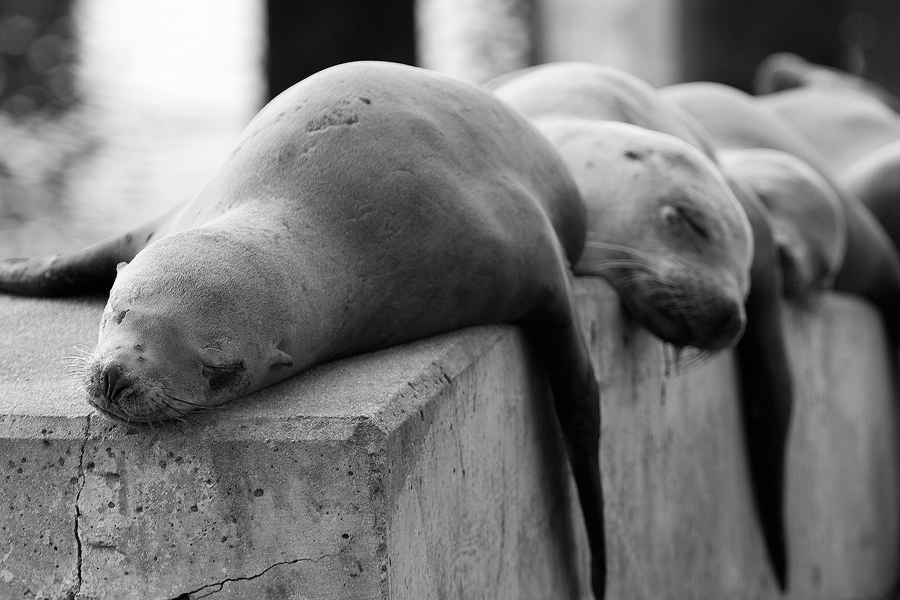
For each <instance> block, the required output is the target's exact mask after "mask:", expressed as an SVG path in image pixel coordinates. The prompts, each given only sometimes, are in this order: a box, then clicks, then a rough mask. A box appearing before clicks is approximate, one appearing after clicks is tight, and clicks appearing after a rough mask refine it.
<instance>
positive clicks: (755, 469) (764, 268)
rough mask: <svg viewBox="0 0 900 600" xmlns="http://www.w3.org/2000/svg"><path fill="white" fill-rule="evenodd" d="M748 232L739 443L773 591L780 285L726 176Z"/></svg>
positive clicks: (779, 469)
mask: <svg viewBox="0 0 900 600" xmlns="http://www.w3.org/2000/svg"><path fill="white" fill-rule="evenodd" d="M727 178H728V180H729V183H730V184H731V187H732V189H733V190H734V192H735V196H737V198H738V200H739V201H740V203H741V205H742V206H743V207H744V210H745V211H746V212H747V217H748V218H749V220H750V225H751V226H752V228H753V242H754V256H753V265H752V266H751V269H750V295H749V296H748V297H747V301H746V304H745V306H746V310H747V329H746V331H745V332H744V335H743V337H742V338H741V340H740V341H739V342H738V345H737V357H738V365H739V378H740V390H741V409H742V415H743V424H744V440H745V444H746V447H747V457H748V460H749V468H750V480H751V483H752V488H753V498H754V501H755V504H756V512H757V515H758V517H759V520H760V525H761V527H762V532H763V539H764V541H765V544H766V550H767V552H768V555H769V560H770V561H771V563H772V569H773V571H774V572H775V579H776V580H777V582H778V586H779V587H780V588H781V589H782V590H785V589H787V582H788V557H787V536H786V532H785V525H784V472H785V456H786V450H787V437H788V428H789V425H790V419H791V410H792V407H793V377H792V374H791V369H790V363H789V362H788V356H787V350H786V347H785V341H784V331H783V329H782V323H781V306H780V303H781V281H780V273H779V270H778V257H777V253H776V250H775V243H774V241H773V239H772V229H771V225H770V223H769V220H768V218H767V216H766V214H765V208H763V206H762V203H761V202H759V200H758V199H757V198H756V197H755V195H754V194H753V192H752V191H751V190H749V189H747V188H746V186H743V185H741V183H740V182H736V181H734V180H733V178H731V177H727Z"/></svg>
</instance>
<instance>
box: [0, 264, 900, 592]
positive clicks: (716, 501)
mask: <svg viewBox="0 0 900 600" xmlns="http://www.w3.org/2000/svg"><path fill="white" fill-rule="evenodd" d="M576 289H577V293H578V304H579V308H580V312H581V316H582V325H583V327H584V330H585V332H586V334H587V335H588V337H589V340H590V345H591V351H592V356H593V359H594V361H595V367H596V368H597V373H598V378H599V380H600V382H601V387H602V393H603V397H602V403H603V418H604V423H603V446H602V450H601V453H602V455H601V458H602V465H603V475H604V485H605V489H606V511H607V512H606V519H607V529H608V539H609V541H608V544H609V567H610V580H609V590H608V591H609V595H608V597H610V598H629V599H631V598H660V597H673V598H779V597H782V596H780V594H779V593H777V591H776V589H775V586H774V581H773V578H772V576H771V574H770V572H769V569H768V566H767V563H766V559H765V555H764V552H763V546H762V541H761V535H760V533H759V531H758V527H757V525H756V521H755V516H754V513H753V510H752V505H751V500H750V492H749V484H748V482H747V472H746V466H745V462H744V461H745V458H744V451H743V445H742V444H743V441H742V439H741V433H740V432H741V430H740V428H739V420H738V415H739V409H738V404H737V397H736V387H735V383H734V375H735V365H734V364H733V357H732V355H731V354H730V353H722V354H720V355H718V356H715V357H713V358H711V359H709V360H707V361H705V362H703V363H702V364H699V365H694V366H689V365H688V364H687V363H688V361H687V360H686V359H684V358H683V359H682V360H681V364H677V363H676V361H675V357H674V355H673V353H672V351H671V349H667V348H665V347H664V346H663V345H662V344H660V343H659V342H657V341H656V340H654V339H653V338H652V337H651V336H650V335H649V334H647V333H646V332H645V331H644V330H642V329H641V328H639V327H637V326H636V325H635V324H634V323H633V322H632V321H631V320H630V319H628V318H627V317H624V316H623V314H622V313H621V310H620V308H619V305H618V302H617V299H616V297H615V295H614V294H613V292H612V291H611V290H610V289H609V288H608V286H606V285H605V284H604V283H603V282H601V281H599V280H581V281H579V282H578V283H577V285H576ZM101 310H102V301H101V300H32V299H21V298H10V297H6V296H0V331H2V333H3V335H2V336H0V447H2V452H3V454H2V461H0V470H2V472H0V476H2V479H0V500H2V501H3V503H2V505H0V507H2V508H3V509H4V510H2V511H0V599H6V598H22V597H34V598H52V599H57V598H80V599H82V600H87V599H93V598H117V599H120V598H121V599H128V598H141V599H169V598H171V599H175V598H178V599H184V600H186V599H189V598H200V597H210V598H234V599H237V598H292V599H294V598H296V599H299V598H392V599H394V600H397V599H405V598H408V599H427V598H454V599H455V598H459V599H469V598H509V599H517V598H536V599H537V598H579V599H582V598H588V597H589V593H588V586H587V562H586V552H585V546H586V544H585V539H584V531H583V527H582V525H581V520H580V516H579V514H578V512H577V505H576V502H575V499H574V495H573V488H572V485H571V482H570V480H569V475H568V471H567V467H566V463H565V461H564V453H563V449H562V447H561V444H560V440H559V436H558V432H557V428H556V423H555V420H554V418H553V414H552V411H551V408H550V405H549V401H548V398H547V390H546V387H545V383H544V381H543V378H542V375H541V372H540V368H539V367H538V365H537V364H536V363H535V360H534V357H533V356H532V354H531V352H530V351H529V349H528V348H527V346H526V345H525V344H524V342H523V339H522V336H521V335H520V334H519V332H518V330H517V329H516V328H515V327H512V326H491V327H479V328H471V329H466V330H463V331H459V332H454V333H451V334H448V335H444V336H439V337H436V338H432V339H428V340H422V341H420V342H416V343H413V344H408V345H405V346H400V347H397V348H391V349H388V350H385V351H381V352H376V353H372V354H368V355H364V356H358V357H352V358H349V359H346V360H342V361H336V362H333V363H329V364H326V365H322V366H320V367H318V368H316V369H313V370H311V371H310V372H308V373H306V374H305V375H302V376H300V377H296V378H294V379H292V380H290V381H287V382H284V383H282V384H280V385H278V386H274V387H272V388H270V389H268V390H264V391H262V392H260V393H258V394H255V395H253V396H251V397H248V398H246V399H243V400H241V401H238V402H234V403H232V404H231V405H228V406H226V407H222V408H220V409H215V410H210V411H208V412H206V413H203V414H200V415H197V416H196V417H195V419H194V421H195V422H193V423H186V424H182V425H180V426H179V428H176V427H174V426H171V425H166V426H163V425H157V426H155V427H153V428H149V429H134V428H126V427H121V426H114V425H112V424H110V423H108V422H106V421H105V420H104V419H102V418H101V417H99V416H97V415H96V414H94V413H92V411H91V410H90V408H89V406H88V405H87V404H86V403H85V402H84V401H83V400H82V399H81V398H79V397H78V395H77V390H76V389H75V386H73V384H72V383H71V382H70V381H69V379H70V377H69V375H68V373H67V366H66V361H65V360H64V358H63V357H65V356H68V355H72V354H73V353H77V351H74V350H73V348H74V346H75V345H76V344H80V343H85V342H88V343H89V342H90V341H91V340H92V339H93V338H94V337H95V335H96V327H97V323H98V321H99V315H100V312H101ZM785 319H786V323H787V324H788V328H789V332H790V343H791V344H790V349H791V352H792V356H793V359H794V361H795V368H796V369H797V386H798V401H797V408H796V411H795V421H794V424H793V429H792V438H791V442H790V443H791V446H790V449H789V454H790V457H789V466H788V473H789V485H788V506H789V508H788V523H789V531H790V544H791V548H790V558H791V569H792V578H793V579H792V583H793V587H792V589H791V591H790V593H789V594H788V595H787V597H788V598H797V599H800V598H835V599H844V598H846V599H849V598H877V597H879V596H880V595H882V594H883V593H885V592H886V591H887V590H888V588H889V586H890V585H891V583H892V582H893V574H894V573H896V572H897V567H898V557H897V548H898V547H900V545H898V541H900V540H898V530H900V517H898V514H900V512H898V511H900V490H898V448H897V429H896V428H897V424H896V416H897V415H896V414H895V413H896V409H895V407H894V404H893V397H894V392H893V383H892V381H891V379H890V376H889V368H888V367H889V362H888V355H887V349H886V347H885V344H884V336H883V335H882V333H881V330H880V320H879V318H878V315H877V314H876V313H875V312H874V311H873V310H872V309H871V308H870V307H869V306H868V305H866V304H864V303H863V302H861V301H859V300H856V299H850V298H848V297H844V296H840V295H837V294H829V295H826V297H825V298H824V299H823V300H822V302H821V303H819V304H818V305H817V306H815V307H813V308H810V309H791V310H790V311H788V313H787V314H786V316H785ZM29 594H30V595H29Z"/></svg>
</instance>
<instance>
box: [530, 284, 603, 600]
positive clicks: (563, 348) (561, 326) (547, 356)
mask: <svg viewBox="0 0 900 600" xmlns="http://www.w3.org/2000/svg"><path fill="white" fill-rule="evenodd" d="M522 325H523V329H524V332H525V335H526V337H527V338H528V340H529V342H530V343H531V345H532V347H533V348H534V349H535V350H536V351H537V353H538V355H539V356H540V358H541V362H543V364H544V368H545V370H546V372H547V379H548V381H549V383H550V390H551V392H552V394H553V407H554V410H555V411H556V415H557V417H558V419H559V424H560V428H561V429H562V434H563V439H564V441H565V445H566V453H567V455H568V458H569V464H570V465H571V467H572V476H573V478H574V480H575V486H576V488H577V490H578V499H579V501H580V503H581V512H582V515H583V517H584V522H585V528H586V530H587V535H588V543H589V545H590V550H591V579H592V587H593V591H594V597H595V598H596V600H603V597H604V595H605V589H606V535H605V529H604V520H603V488H602V484H601V479H600V392H599V388H598V385H597V380H596V378H595V377H594V370H593V367H592V365H591V362H590V357H589V355H588V351H587V345H586V343H585V341H584V339H583V337H582V335H581V332H580V329H579V327H578V320H577V315H576V314H575V309H574V307H573V306H572V294H571V289H570V287H569V285H568V284H565V285H560V286H559V288H557V290H556V291H555V292H554V294H553V295H552V297H550V298H548V299H547V302H546V304H545V305H543V306H540V307H538V308H536V309H535V310H533V311H532V312H531V314H529V315H528V317H527V318H526V319H525V320H524V321H523V323H522Z"/></svg>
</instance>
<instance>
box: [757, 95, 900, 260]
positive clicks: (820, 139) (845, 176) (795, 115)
mask: <svg viewBox="0 0 900 600" xmlns="http://www.w3.org/2000/svg"><path fill="white" fill-rule="evenodd" d="M759 102H760V103H761V104H762V105H763V106H764V107H766V109H768V110H771V111H773V112H775V113H777V114H778V115H780V116H781V117H783V118H784V119H785V120H787V121H788V122H789V123H790V124H791V125H792V126H793V127H794V128H795V129H796V130H797V131H798V132H799V133H800V134H801V135H802V136H803V138H804V139H806V140H807V141H808V142H809V143H810V145H812V146H813V147H814V148H815V149H816V150H817V151H818V152H819V153H820V154H821V155H822V157H823V158H824V160H825V161H826V163H827V164H828V166H829V167H830V168H831V169H832V171H833V172H834V173H835V176H836V179H837V181H838V182H839V183H840V184H841V185H842V186H843V187H844V188H845V189H847V190H849V192H850V193H851V194H853V195H854V196H855V197H857V198H859V199H860V201H862V203H863V204H864V205H865V206H866V208H868V209H869V210H870V211H871V212H872V214H873V215H874V216H875V218H876V219H877V220H878V222H879V223H881V225H882V226H883V227H884V229H885V231H886V232H887V234H888V236H889V237H890V238H891V240H892V241H893V242H894V246H895V247H897V248H900V115H898V114H897V113H896V112H895V111H893V110H891V109H890V108H889V107H888V106H887V105H886V104H884V102H883V101H882V100H881V99H880V97H877V96H873V95H871V94H870V93H867V92H866V91H863V90H859V89H839V90H835V89H831V88H823V87H819V86H808V87H801V88H796V89H791V90H787V91H784V92H778V93H775V94H770V95H768V96H763V97H760V98H759Z"/></svg>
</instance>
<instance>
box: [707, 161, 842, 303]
mask: <svg viewBox="0 0 900 600" xmlns="http://www.w3.org/2000/svg"><path fill="white" fill-rule="evenodd" d="M719 163H720V165H721V168H722V170H723V171H724V172H727V173H729V174H730V175H733V176H734V177H733V179H738V180H740V181H742V182H744V183H745V184H747V185H748V186H749V187H750V188H751V189H752V190H753V192H754V194H755V195H756V196H757V197H758V198H759V199H760V201H761V202H762V204H763V205H764V206H765V208H766V212H767V214H768V215H769V220H770V222H771V223H772V231H773V239H774V242H775V246H776V248H777V251H778V258H779V265H780V271H781V274H782V288H783V291H784V294H785V295H786V296H788V297H790V298H795V299H803V298H805V297H806V296H807V295H808V294H809V292H811V291H815V290H823V289H827V288H830V287H832V285H833V282H834V279H835V277H836V276H837V274H838V271H840V268H841V265H842V264H843V261H844V253H845V250H846V246H847V226H846V223H845V217H844V208H843V206H842V205H841V201H840V198H838V195H837V193H836V192H835V191H834V189H833V188H832V187H831V186H830V185H828V182H827V181H825V180H824V179H823V178H822V176H821V175H819V174H818V173H817V172H816V171H815V170H814V169H813V168H812V167H810V166H809V165H808V164H807V163H805V162H804V161H803V160H801V159H799V158H797V157H796V156H794V155H792V154H788V153H786V152H781V151H778V150H768V149H760V148H755V149H750V150H726V151H724V152H722V153H720V155H719Z"/></svg>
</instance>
